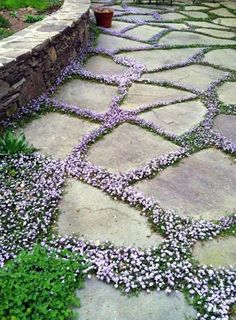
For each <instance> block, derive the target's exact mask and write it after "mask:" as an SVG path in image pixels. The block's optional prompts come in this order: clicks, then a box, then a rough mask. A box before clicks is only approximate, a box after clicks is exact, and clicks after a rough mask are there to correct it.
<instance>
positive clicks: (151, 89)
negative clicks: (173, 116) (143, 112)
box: [122, 83, 195, 110]
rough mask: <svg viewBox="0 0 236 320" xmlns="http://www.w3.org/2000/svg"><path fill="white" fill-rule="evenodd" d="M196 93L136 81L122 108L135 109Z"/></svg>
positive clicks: (169, 101) (191, 96) (189, 96)
mask: <svg viewBox="0 0 236 320" xmlns="http://www.w3.org/2000/svg"><path fill="white" fill-rule="evenodd" d="M194 96H195V95H193V94H192V93H189V92H187V91H184V90H177V89H173V88H166V87H163V86H158V85H150V84H142V83H134V84H133V85H132V86H131V87H130V88H129V91H128V95H127V97H126V99H125V100H124V102H123V104H122V108H124V109H128V110H133V109H137V108H139V107H141V106H143V105H147V104H157V103H164V102H165V103H171V102H175V101H176V100H178V99H180V98H186V99H188V98H193V97H194Z"/></svg>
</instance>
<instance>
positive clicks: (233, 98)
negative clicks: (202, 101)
mask: <svg viewBox="0 0 236 320" xmlns="http://www.w3.org/2000/svg"><path fill="white" fill-rule="evenodd" d="M218 95H219V99H220V100H221V101H222V102H224V103H227V104H235V103H236V82H225V83H224V84H223V85H222V86H221V87H220V88H219V89H218Z"/></svg>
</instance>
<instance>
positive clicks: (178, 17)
mask: <svg viewBox="0 0 236 320" xmlns="http://www.w3.org/2000/svg"><path fill="white" fill-rule="evenodd" d="M161 19H162V20H166V21H169V20H170V21H175V20H181V19H186V17H185V16H184V15H182V14H180V13H175V12H170V13H163V14H161Z"/></svg>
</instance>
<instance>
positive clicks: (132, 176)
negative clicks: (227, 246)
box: [0, 5, 236, 320]
mask: <svg viewBox="0 0 236 320" xmlns="http://www.w3.org/2000/svg"><path fill="white" fill-rule="evenodd" d="M166 12H168V9H167V10H166ZM130 14H133V16H134V17H135V16H136V15H138V14H139V11H138V10H137V9H136V8H135V7H133V8H131V7H128V6H127V5H123V11H117V12H116V19H119V20H120V21H126V16H127V15H130ZM143 16H146V17H147V19H144V20H141V19H140V20H138V19H136V20H135V22H133V23H132V25H130V26H129V27H125V28H124V29H122V30H121V31H114V30H109V29H100V32H103V33H106V34H110V35H112V36H116V37H119V38H127V39H131V40H136V41H137V40H139V41H140V47H139V48H136V49H131V48H126V49H125V50H124V49H123V51H127V52H131V51H141V50H142V51H144V50H155V49H165V50H166V54H167V55H168V49H170V48H173V47H175V46H165V45H159V44H158V40H159V39H161V38H162V37H164V36H165V35H166V34H168V33H169V32H171V31H173V30H175V29H174V26H167V27H166V28H165V30H163V32H161V33H160V32H159V33H158V34H157V35H155V36H153V37H152V38H151V40H150V41H149V42H148V43H145V42H144V41H142V40H140V39H138V38H136V37H133V36H128V35H126V34H125V32H126V31H128V30H132V29H133V28H135V27H137V26H142V25H145V24H147V23H150V24H152V23H153V19H156V21H160V19H161V16H160V15H159V14H158V13H157V12H155V11H154V12H153V14H145V13H144V14H143ZM192 32H195V31H194V30H192ZM219 47H220V43H219ZM210 50H212V48H210V47H208V46H201V48H199V50H198V52H197V53H196V54H194V55H192V56H191V57H190V58H188V59H186V61H182V62H181V63H178V62H176V63H174V64H168V65H164V66H162V67H161V68H156V69H153V70H152V71H151V72H154V71H159V70H171V69H174V68H176V67H184V66H188V65H193V64H203V65H210V64H209V63H206V62H204V63H203V58H204V54H205V53H207V52H209V51H210ZM123 51H122V50H121V49H115V50H108V49H106V48H96V47H95V44H94V42H93V41H92V42H91V43H90V44H89V45H88V46H87V47H86V48H85V49H84V51H83V52H82V53H81V54H80V56H79V57H78V58H77V59H76V60H75V61H73V62H72V63H71V64H70V65H69V66H67V67H66V68H65V69H64V70H63V71H62V73H61V75H60V77H59V78H58V79H57V81H56V84H55V86H54V87H52V88H51V90H50V92H49V93H48V94H44V95H42V96H41V97H39V98H38V99H37V100H35V101H34V102H33V103H32V104H30V105H28V106H26V107H25V108H23V109H22V110H21V113H20V114H18V115H17V116H16V117H14V118H11V119H7V120H6V121H4V122H3V125H4V126H6V127H12V126H13V127H14V126H15V125H17V123H18V122H19V121H22V120H24V119H25V118H27V117H30V116H35V115H37V114H40V113H43V112H47V111H56V112H62V113H68V114H71V115H73V116H74V117H80V118H81V117H82V118H86V119H90V120H92V121H96V122H98V123H100V126H99V128H98V129H96V130H94V131H92V132H90V133H89V134H87V135H85V136H84V137H83V138H82V140H81V141H80V142H79V143H78V145H76V146H75V147H74V149H73V151H72V152H71V153H70V154H69V155H68V157H67V159H66V160H65V161H59V160H52V159H50V158H48V157H45V156H42V155H41V154H40V153H38V152H35V153H33V154H30V155H23V154H16V155H14V156H5V157H1V158H0V172H1V178H0V190H1V202H0V208H1V229H0V230H1V238H0V241H1V256H0V257H1V260H0V261H1V266H2V267H3V266H4V264H5V263H6V261H7V260H9V259H12V258H14V257H15V256H16V255H17V254H18V253H19V252H20V250H21V249H27V250H30V249H31V248H32V247H33V245H34V244H35V243H36V242H38V243H40V244H41V246H43V247H45V248H46V249H47V251H48V252H50V251H53V252H54V250H56V252H58V254H59V253H60V252H61V251H63V250H65V249H66V250H69V251H71V252H72V253H75V254H78V255H79V256H83V257H84V259H85V262H86V263H87V264H88V266H87V269H86V272H87V273H88V274H91V273H94V274H96V277H97V278H98V279H99V280H102V281H105V282H107V283H110V284H112V285H113V286H114V287H115V288H118V289H121V290H122V291H124V292H125V293H132V292H138V291H140V290H145V291H146V292H150V291H151V290H165V291H166V292H167V293H170V292H171V291H173V290H180V291H181V292H183V293H184V294H185V296H186V298H187V299H188V301H189V303H191V304H193V306H194V307H195V308H196V310H197V312H198V313H197V319H202V320H203V319H211V320H216V319H219V320H220V319H221V320H227V319H229V315H230V308H231V307H232V306H233V305H234V304H235V303H236V271H235V270H234V269H232V268H223V267H222V268H213V267H211V266H203V265H200V264H199V263H198V262H197V261H195V260H194V258H193V256H192V247H193V245H194V244H195V243H196V242H197V241H204V240H207V239H212V238H214V237H219V236H220V235H229V234H231V235H235V225H236V215H235V214H231V215H229V216H227V217H222V218H220V219H219V220H217V221H206V220H193V219H191V218H188V217H183V216H179V215H178V214H177V213H176V212H173V211H169V210H164V209H163V208H160V206H159V205H158V203H157V202H156V201H155V200H154V199H151V198H147V197H145V196H144V195H143V194H142V193H141V192H139V191H137V190H136V189H135V187H134V186H133V183H134V182H135V181H139V180H142V179H148V178H151V177H152V176H154V175H156V174H158V172H160V171H161V170H163V169H165V168H166V167H169V166H171V165H173V164H176V163H178V162H179V161H180V160H181V159H183V158H186V157H188V156H190V155H191V154H193V153H195V152H198V151H199V150H202V149H206V148H209V147H214V148H218V149H220V150H222V151H224V152H226V153H228V154H229V155H230V156H231V157H232V158H233V159H235V158H234V157H235V153H236V145H235V144H233V143H232V142H231V141H230V140H228V139H226V138H225V137H224V136H223V135H221V134H219V133H217V132H215V131H214V130H213V129H212V127H213V118H214V117H215V116H216V115H218V114H220V113H227V114H235V112H236V108H235V105H224V104H222V103H221V102H220V101H219V98H218V95H217V87H218V86H220V85H221V84H222V83H224V82H225V81H226V80H227V81H235V80H236V73H235V72H233V71H232V72H231V71H229V70H227V69H226V70H225V71H227V74H226V75H224V76H223V77H220V78H219V79H217V80H216V81H213V82H212V83H211V85H210V86H209V87H208V89H207V90H205V91H203V90H202V91H200V90H197V89H195V88H194V87H190V86H188V87H184V86H183V85H179V88H180V89H186V90H188V91H190V92H192V93H194V94H195V95H196V96H197V97H198V98H200V99H201V101H202V103H203V104H204V106H205V107H206V108H207V113H206V115H205V117H204V120H203V121H202V122H201V123H200V124H198V125H197V126H195V127H194V128H193V129H191V130H190V131H188V132H187V133H185V134H183V135H181V136H177V135H175V134H170V133H168V132H166V131H165V130H164V129H162V128H160V127H158V126H157V125H155V124H153V123H152V122H149V121H146V120H143V119H140V118H139V117H138V115H139V114H140V113H141V112H143V111H148V110H151V109H152V108H153V107H155V108H158V107H163V106H165V105H167V104H168V103H167V102H166V103H165V102H162V103H154V104H146V105H142V106H141V107H140V108H138V109H136V110H134V111H129V110H124V109H122V108H121V107H120V105H121V104H122V101H123V100H124V99H125V98H126V97H127V94H128V90H129V87H130V86H131V85H132V83H134V82H135V81H136V82H143V80H141V79H140V78H141V75H142V74H143V73H144V72H146V71H147V69H146V67H145V65H144V64H142V63H140V62H137V61H136V60H135V59H129V58H127V57H124V56H118V55H116V54H117V53H120V52H123ZM95 54H103V55H106V56H108V57H110V58H111V59H113V60H114V62H116V63H118V64H121V65H125V66H127V67H128V68H127V71H126V72H125V73H124V74H123V75H119V76H118V75H116V76H107V75H97V74H93V73H92V72H89V71H88V70H86V69H85V68H84V66H83V65H84V62H85V61H86V59H87V58H88V57H90V56H91V55H95ZM149 72H150V70H149ZM72 77H73V78H76V77H77V78H83V79H88V80H91V81H97V82H103V83H106V84H108V85H109V84H111V85H116V86H117V87H118V91H119V92H118V94H117V95H116V96H114V97H113V99H112V102H111V104H110V106H109V109H108V111H107V112H106V113H105V114H101V113H97V112H95V111H91V110H89V108H87V109H84V108H82V107H80V106H78V105H74V106H73V105H69V104H66V103H61V102H59V101H57V100H56V98H54V97H53V93H54V92H55V91H56V89H57V87H58V86H59V85H61V84H62V83H64V82H65V81H67V80H68V79H70V78H72ZM146 82H150V83H152V84H154V85H155V84H156V85H159V86H160V85H161V86H173V87H175V88H176V84H174V83H172V82H171V80H170V81H168V83H167V82H165V81H155V82H153V81H146ZM190 100H191V99H178V100H176V101H175V102H184V101H190ZM124 122H129V123H132V124H136V125H138V126H140V127H142V128H144V129H146V130H150V131H152V132H154V133H156V134H159V135H161V136H162V137H164V138H165V139H168V140H170V141H172V142H174V143H175V144H177V145H178V146H179V149H178V150H177V151H175V152H170V153H168V154H165V155H162V156H160V157H157V158H153V159H150V161H149V162H148V163H146V164H145V165H144V166H142V167H140V168H136V169H134V170H130V171H129V172H127V173H123V174H118V173H113V174H112V173H110V172H108V171H107V170H106V169H104V168H101V167H98V166H96V165H94V164H92V163H90V162H89V161H88V160H87V152H88V149H89V147H90V145H91V144H93V143H96V141H97V140H98V139H99V138H101V137H102V136H104V135H107V134H109V133H110V132H111V131H112V130H113V129H114V128H116V127H117V126H118V125H120V124H122V123H124ZM66 177H73V178H74V179H77V180H82V181H84V182H86V183H88V184H90V185H92V186H93V187H96V188H99V189H100V190H101V192H105V193H107V194H109V195H110V196H111V197H112V198H114V199H115V200H118V201H123V202H125V203H127V204H129V205H130V206H133V207H136V208H137V209H138V210H140V212H141V213H142V214H143V215H144V216H145V217H146V218H147V219H148V221H149V222H150V223H151V224H152V226H153V229H154V230H155V231H156V232H159V233H161V234H162V235H163V236H164V240H163V242H162V244H161V245H160V246H159V247H156V248H150V249H146V250H141V249H138V248H133V247H115V246H114V245H112V244H111V243H109V242H105V243H102V244H99V245H97V244H95V243H93V242H92V241H89V240H88V241H87V240H83V239H79V238H77V237H75V236H65V237H60V236H58V235H56V234H55V233H54V232H52V226H53V223H54V221H55V219H56V217H57V206H58V202H59V200H60V199H61V197H62V191H63V183H64V180H65V178H66Z"/></svg>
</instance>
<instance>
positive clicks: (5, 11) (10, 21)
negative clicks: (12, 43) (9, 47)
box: [0, 0, 63, 40]
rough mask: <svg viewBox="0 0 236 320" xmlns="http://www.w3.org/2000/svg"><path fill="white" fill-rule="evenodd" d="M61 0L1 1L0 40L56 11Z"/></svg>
mask: <svg viewBox="0 0 236 320" xmlns="http://www.w3.org/2000/svg"><path fill="white" fill-rule="evenodd" d="M62 3H63V0H42V1H36V0H20V1H18V0H2V1H1V4H0V40H1V39H3V38H5V37H8V36H9V35H12V34H13V33H15V32H18V31H20V30H22V29H24V28H26V27H27V26H29V25H30V24H32V23H35V22H37V21H40V20H42V19H43V18H44V17H45V16H48V15H50V14H51V13H53V12H55V11H57V10H58V9H59V8H60V6H61V5H62Z"/></svg>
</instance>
